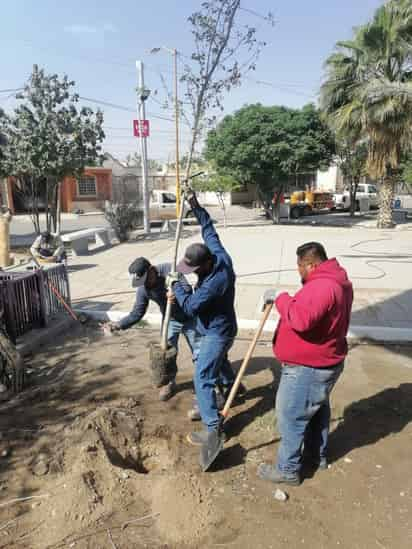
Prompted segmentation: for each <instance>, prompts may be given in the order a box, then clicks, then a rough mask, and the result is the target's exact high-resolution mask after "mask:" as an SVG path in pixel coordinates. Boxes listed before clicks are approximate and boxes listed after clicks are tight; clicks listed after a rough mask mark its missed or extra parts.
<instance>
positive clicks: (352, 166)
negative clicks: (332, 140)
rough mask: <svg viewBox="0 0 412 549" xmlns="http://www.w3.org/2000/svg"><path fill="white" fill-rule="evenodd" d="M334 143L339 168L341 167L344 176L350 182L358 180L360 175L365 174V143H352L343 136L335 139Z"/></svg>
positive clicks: (366, 147) (366, 148)
mask: <svg viewBox="0 0 412 549" xmlns="http://www.w3.org/2000/svg"><path fill="white" fill-rule="evenodd" d="M336 143H337V144H336V149H337V156H338V158H339V168H340V169H341V171H342V174H343V176H344V178H345V179H346V180H348V181H349V182H350V183H352V182H359V180H360V178H361V177H363V176H365V175H367V171H366V161H367V158H368V145H367V143H366V142H364V141H363V142H357V143H352V142H351V141H349V140H345V139H343V138H340V139H337V140H336Z"/></svg>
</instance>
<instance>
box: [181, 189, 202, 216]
mask: <svg viewBox="0 0 412 549" xmlns="http://www.w3.org/2000/svg"><path fill="white" fill-rule="evenodd" d="M184 193H185V198H186V200H187V202H188V203H189V205H190V207H191V208H192V210H193V208H199V207H200V204H199V201H198V199H197V196H196V193H195V191H194V190H193V189H192V187H190V186H189V185H188V184H186V185H185V186H184Z"/></svg>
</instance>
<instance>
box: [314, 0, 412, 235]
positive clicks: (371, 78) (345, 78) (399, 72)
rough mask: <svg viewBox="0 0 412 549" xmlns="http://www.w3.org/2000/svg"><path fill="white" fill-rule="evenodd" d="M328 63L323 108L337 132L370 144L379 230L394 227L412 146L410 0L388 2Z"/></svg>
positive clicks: (322, 100)
mask: <svg viewBox="0 0 412 549" xmlns="http://www.w3.org/2000/svg"><path fill="white" fill-rule="evenodd" d="M336 46H337V51H336V52H335V53H334V54H332V55H331V56H330V57H329V58H328V59H327V61H326V68H327V77H326V80H325V82H324V83H323V85H322V88H321V107H322V109H323V111H324V112H325V113H326V115H327V117H328V119H329V121H330V123H331V125H332V126H333V127H334V129H335V130H336V131H337V132H338V133H341V134H342V133H343V134H345V133H346V134H349V135H351V137H352V138H353V137H354V136H355V137H356V138H361V139H366V140H367V141H368V144H369V145H368V162H367V168H368V173H369V174H370V175H371V176H372V177H375V178H377V179H378V180H380V181H382V184H381V189H380V210H379V215H378V227H380V228H388V227H391V226H393V223H392V200H393V195H394V187H395V183H396V181H397V172H398V170H399V166H400V162H401V154H402V152H404V151H406V150H409V149H410V148H411V146H412V0H390V1H389V2H386V3H385V4H384V5H383V6H381V7H380V8H378V10H377V11H376V12H375V15H374V17H373V19H372V21H371V22H370V23H368V24H367V25H365V26H362V27H359V28H357V29H355V31H354V36H353V39H352V40H350V41H346V42H338V43H337V44H336Z"/></svg>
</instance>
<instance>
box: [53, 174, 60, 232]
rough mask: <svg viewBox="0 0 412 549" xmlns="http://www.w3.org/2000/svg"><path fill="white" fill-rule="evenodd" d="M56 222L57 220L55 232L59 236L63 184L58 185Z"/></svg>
mask: <svg viewBox="0 0 412 549" xmlns="http://www.w3.org/2000/svg"><path fill="white" fill-rule="evenodd" d="M56 193H57V196H56V220H55V227H54V232H55V233H56V234H58V235H60V231H61V217H62V206H61V196H60V195H61V184H60V183H57V185H56Z"/></svg>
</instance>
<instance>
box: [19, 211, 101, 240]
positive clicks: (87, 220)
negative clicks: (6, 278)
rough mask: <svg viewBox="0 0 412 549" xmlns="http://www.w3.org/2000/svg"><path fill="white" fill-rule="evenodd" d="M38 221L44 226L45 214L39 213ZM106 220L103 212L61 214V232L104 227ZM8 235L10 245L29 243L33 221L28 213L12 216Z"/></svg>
mask: <svg viewBox="0 0 412 549" xmlns="http://www.w3.org/2000/svg"><path fill="white" fill-rule="evenodd" d="M40 223H41V224H42V226H43V227H44V225H45V216H44V215H41V218H40ZM107 225H108V224H107V221H106V220H105V218H104V215H103V214H92V215H90V214H89V215H76V214H62V232H63V233H67V232H71V231H77V230H80V229H87V228H88V227H96V226H97V227H106V226H107ZM10 235H11V243H12V246H27V245H30V244H31V243H32V242H33V240H34V238H35V232H34V228H33V223H32V221H31V219H30V216H28V215H16V216H14V217H13V219H12V221H11V226H10Z"/></svg>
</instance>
